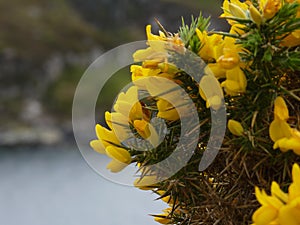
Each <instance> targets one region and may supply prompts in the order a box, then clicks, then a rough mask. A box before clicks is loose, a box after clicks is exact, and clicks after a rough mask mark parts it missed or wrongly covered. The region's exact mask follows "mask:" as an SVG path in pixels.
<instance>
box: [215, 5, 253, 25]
mask: <svg viewBox="0 0 300 225" xmlns="http://www.w3.org/2000/svg"><path fill="white" fill-rule="evenodd" d="M222 8H223V11H224V12H223V14H222V15H221V16H220V17H237V18H242V19H245V18H247V15H246V11H247V9H248V5H247V4H246V3H242V2H240V1H239V0H231V1H229V0H224V2H223V7H222ZM228 23H229V24H230V25H233V24H235V23H236V22H235V21H233V20H228Z"/></svg>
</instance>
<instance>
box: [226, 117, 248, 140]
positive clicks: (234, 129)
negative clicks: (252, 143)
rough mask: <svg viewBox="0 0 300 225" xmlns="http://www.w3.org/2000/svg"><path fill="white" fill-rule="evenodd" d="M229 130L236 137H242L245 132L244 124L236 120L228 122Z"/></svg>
mask: <svg viewBox="0 0 300 225" xmlns="http://www.w3.org/2000/svg"><path fill="white" fill-rule="evenodd" d="M227 126H228V129H229V131H230V132H231V133H232V134H234V135H236V136H242V135H243V132H244V128H243V126H242V124H241V123H240V122H238V121H236V120H228V124H227Z"/></svg>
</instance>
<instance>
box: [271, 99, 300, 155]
mask: <svg viewBox="0 0 300 225" xmlns="http://www.w3.org/2000/svg"><path fill="white" fill-rule="evenodd" d="M288 118H289V111H288V108H287V105H286V103H285V101H284V99H283V98H282V97H280V96H279V97H277V98H276V99H275V103H274V120H273V121H272V123H271V124H270V127H269V134H270V138H271V139H272V141H274V142H275V143H274V145H273V148H274V149H276V148H279V149H280V150H281V151H283V152H286V151H288V150H293V151H294V153H295V154H297V155H300V131H298V130H297V129H292V128H291V127H290V126H289V124H288V123H287V122H286V120H287V119H288Z"/></svg>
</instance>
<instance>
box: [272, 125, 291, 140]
mask: <svg viewBox="0 0 300 225" xmlns="http://www.w3.org/2000/svg"><path fill="white" fill-rule="evenodd" d="M269 134H270V138H271V139H272V141H274V142H276V141H278V140H279V139H281V138H289V137H290V136H291V128H290V126H289V125H288V124H287V122H285V121H282V120H278V119H275V120H273V121H272V123H271V124H270V127H269Z"/></svg>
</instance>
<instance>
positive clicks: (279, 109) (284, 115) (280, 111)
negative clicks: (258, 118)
mask: <svg viewBox="0 0 300 225" xmlns="http://www.w3.org/2000/svg"><path fill="white" fill-rule="evenodd" d="M274 115H275V116H277V117H278V118H279V119H280V120H287V119H288V118H289V110H288V107H287V105H286V103H285V101H284V99H283V98H282V97H280V96H279V97H277V98H276V99H275V102H274Z"/></svg>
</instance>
